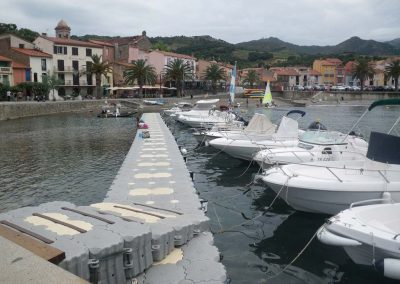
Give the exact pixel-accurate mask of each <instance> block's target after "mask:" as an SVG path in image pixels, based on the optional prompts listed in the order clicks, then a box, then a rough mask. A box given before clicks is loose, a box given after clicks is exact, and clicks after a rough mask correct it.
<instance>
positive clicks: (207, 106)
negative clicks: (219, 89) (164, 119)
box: [171, 99, 219, 120]
mask: <svg viewBox="0 0 400 284" xmlns="http://www.w3.org/2000/svg"><path fill="white" fill-rule="evenodd" d="M218 102H219V99H211V100H200V101H197V102H196V104H195V105H194V107H193V108H192V109H191V110H189V111H181V112H179V111H178V112H175V113H174V114H171V117H173V118H175V119H176V120H179V117H182V118H183V116H185V117H201V116H208V115H209V112H210V110H212V109H214V108H215V104H216V103H218Z"/></svg>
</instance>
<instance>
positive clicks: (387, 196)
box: [382, 191, 392, 203]
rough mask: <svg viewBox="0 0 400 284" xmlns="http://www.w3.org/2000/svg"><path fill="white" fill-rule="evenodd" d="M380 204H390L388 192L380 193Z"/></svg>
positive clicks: (390, 198) (390, 197)
mask: <svg viewBox="0 0 400 284" xmlns="http://www.w3.org/2000/svg"><path fill="white" fill-rule="evenodd" d="M382 199H383V200H382V203H391V201H392V195H391V194H390V192H387V191H385V192H383V193H382Z"/></svg>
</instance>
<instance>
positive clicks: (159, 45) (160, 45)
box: [153, 41, 169, 51]
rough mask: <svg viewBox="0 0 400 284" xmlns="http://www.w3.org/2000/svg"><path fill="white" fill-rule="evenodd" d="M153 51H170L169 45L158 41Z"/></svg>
mask: <svg viewBox="0 0 400 284" xmlns="http://www.w3.org/2000/svg"><path fill="white" fill-rule="evenodd" d="M153 49H158V50H160V51H169V48H168V45H166V44H165V43H164V42H162V41H158V42H156V43H155V44H153Z"/></svg>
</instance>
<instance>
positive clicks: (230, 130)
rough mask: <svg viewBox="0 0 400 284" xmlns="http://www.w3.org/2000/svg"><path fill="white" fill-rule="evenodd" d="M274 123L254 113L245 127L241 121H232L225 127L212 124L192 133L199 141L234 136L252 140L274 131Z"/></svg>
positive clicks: (259, 138) (262, 115) (263, 137)
mask: <svg viewBox="0 0 400 284" xmlns="http://www.w3.org/2000/svg"><path fill="white" fill-rule="evenodd" d="M275 130H276V125H274V124H272V122H271V121H270V120H269V119H268V118H267V117H266V116H265V115H264V114H259V113H255V114H254V115H253V117H252V118H251V120H250V122H249V123H248V125H247V126H246V127H244V124H243V123H238V122H237V121H233V122H232V123H231V124H229V125H227V126H226V127H220V126H214V127H212V128H211V129H209V130H203V131H199V132H197V133H194V134H193V135H195V137H196V139H197V140H198V141H199V142H207V141H208V142H209V141H211V140H213V139H216V138H234V139H247V138H249V137H251V139H252V140H261V139H265V137H266V136H267V135H272V134H273V133H275Z"/></svg>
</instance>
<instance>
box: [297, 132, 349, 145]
mask: <svg viewBox="0 0 400 284" xmlns="http://www.w3.org/2000/svg"><path fill="white" fill-rule="evenodd" d="M344 138H345V135H344V134H343V133H340V132H337V131H318V130H307V131H306V132H304V133H303V134H302V136H301V137H300V142H304V143H309V144H318V145H334V144H347V143H346V142H343V139H344Z"/></svg>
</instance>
